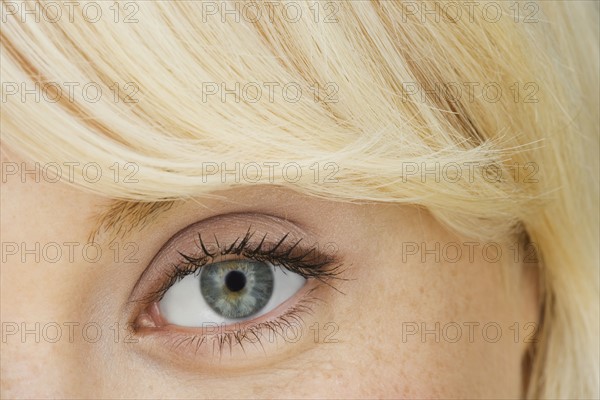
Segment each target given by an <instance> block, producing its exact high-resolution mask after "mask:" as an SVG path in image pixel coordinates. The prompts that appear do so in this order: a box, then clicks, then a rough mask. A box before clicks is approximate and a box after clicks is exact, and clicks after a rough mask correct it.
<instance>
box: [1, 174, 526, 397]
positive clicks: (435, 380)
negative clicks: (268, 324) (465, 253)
mask: <svg viewBox="0 0 600 400" xmlns="http://www.w3.org/2000/svg"><path fill="white" fill-rule="evenodd" d="M224 193H226V194H227V195H228V196H230V197H231V198H232V199H237V200H238V202H237V204H233V203H227V202H223V201H222V200H219V202H216V201H214V200H210V201H207V202H206V203H207V207H206V208H203V207H198V206H197V204H191V203H190V204H187V203H186V204H185V205H183V206H182V208H176V209H174V210H172V211H169V213H168V214H166V215H164V216H161V217H160V218H159V219H158V220H156V221H155V222H153V223H151V224H148V225H147V226H145V227H144V228H143V229H141V230H136V231H134V232H133V233H132V236H131V237H130V238H129V239H128V241H130V242H135V243H137V244H139V251H138V252H137V254H136V258H137V260H138V261H137V262H134V263H130V264H126V263H124V262H123V260H122V259H118V260H115V257H114V255H115V254H114V252H113V251H112V250H110V249H108V248H105V249H103V250H104V252H103V254H102V258H101V259H100V260H99V261H97V262H94V263H89V262H87V261H86V260H84V259H83V258H82V255H81V252H75V257H74V259H73V260H69V259H68V257H66V256H64V257H62V258H61V259H60V260H58V261H57V262H54V263H50V262H48V261H47V260H44V259H43V257H42V259H41V260H40V261H39V262H36V260H35V257H33V256H31V255H28V256H27V257H26V259H25V260H24V262H22V260H21V256H20V255H13V256H7V257H6V260H3V263H2V266H1V274H2V280H1V283H2V287H1V312H2V323H3V341H2V344H1V354H2V357H1V373H2V388H1V389H2V393H1V395H2V398H47V397H54V398H117V397H129V398H159V397H169V398H390V399H391V398H394V399H397V398H518V397H520V395H521V394H520V390H521V376H522V371H521V360H522V357H523V354H524V353H525V351H526V350H527V346H528V344H526V343H523V340H519V341H518V342H517V343H515V340H513V331H511V330H510V329H509V327H510V326H511V325H513V324H514V323H515V322H518V323H519V324H520V325H519V326H521V327H522V326H523V325H524V324H526V323H527V322H537V304H536V303H535V298H536V293H535V287H534V285H533V284H532V283H531V282H532V281H533V279H530V277H529V276H528V275H527V274H525V273H524V272H523V271H524V270H525V268H524V267H523V266H521V265H510V267H509V268H505V267H503V266H502V264H500V263H490V262H488V261H486V260H485V259H483V258H482V257H481V254H480V253H479V254H478V255H477V257H476V259H474V260H468V259H466V257H463V258H461V259H459V260H458V261H456V262H452V263H449V262H444V261H442V262H439V263H437V262H435V261H434V260H433V258H432V257H430V258H429V259H426V260H425V261H424V262H423V261H422V260H421V255H420V254H419V255H415V256H411V257H408V258H407V257H406V255H405V254H403V253H402V246H401V245H400V244H401V243H403V242H406V241H411V242H416V243H421V242H430V243H433V242H436V241H438V242H441V243H447V242H450V241H457V236H456V235H455V234H452V233H449V232H447V231H445V230H444V229H443V228H442V227H441V226H440V225H439V224H438V223H437V222H436V221H435V220H434V219H433V218H432V217H431V216H429V215H428V214H427V213H426V212H424V211H423V210H419V209H416V208H413V207H408V206H400V205H351V204H341V203H336V202H332V201H324V200H317V199H313V198H309V197H306V196H303V195H299V194H295V193H293V192H291V191H288V190H283V189H274V188H270V189H264V188H257V187H250V188H241V189H235V190H231V191H229V192H224ZM239 199H244V204H245V205H244V206H243V207H242V206H240V205H239ZM104 203H105V199H102V198H100V197H98V196H95V195H91V194H87V193H84V192H81V191H78V190H77V189H74V188H71V187H67V186H65V185H63V184H50V183H25V184H23V183H21V182H19V181H17V182H14V181H13V182H9V183H6V184H3V187H2V198H1V205H2V225H1V233H2V241H3V242H15V243H21V242H25V243H27V244H28V246H29V247H28V248H34V243H35V242H39V243H41V244H42V247H43V244H44V243H49V242H56V243H64V242H80V243H86V242H87V235H88V233H89V231H90V229H92V227H93V224H92V221H93V217H94V215H95V214H94V213H95V211H97V210H98V207H99V206H100V205H102V204H104ZM207 210H211V212H212V213H213V214H212V215H214V213H220V212H222V213H227V212H260V213H266V214H269V213H270V212H278V213H285V214H286V215H288V216H289V218H290V220H293V221H296V222H298V223H300V224H302V225H303V226H304V227H308V228H309V229H310V230H311V231H312V232H314V233H315V235H317V236H318V237H319V240H320V241H322V242H324V243H326V242H333V243H336V244H337V245H338V254H339V255H341V256H342V257H343V261H344V265H345V268H346V269H345V272H344V274H345V275H344V276H345V277H346V278H347V279H348V280H346V281H343V282H338V283H337V284H336V285H337V286H336V288H338V289H339V290H340V291H341V292H343V294H342V293H339V292H337V291H335V290H333V289H326V288H322V289H320V292H319V293H320V294H319V296H320V297H321V299H322V301H321V302H318V303H316V304H314V305H313V307H314V313H313V315H312V316H309V315H307V316H305V318H304V319H305V322H306V325H305V326H304V327H303V331H302V337H301V338H300V339H299V340H298V341H297V342H293V341H292V340H287V341H286V340H278V341H277V342H276V343H275V342H273V343H271V342H263V343H262V346H263V349H262V350H261V349H260V346H258V345H256V346H254V347H256V348H257V349H258V350H256V349H254V348H253V345H250V344H248V345H246V350H245V351H246V353H245V354H246V356H244V352H242V351H241V350H240V349H239V348H236V347H234V348H233V349H232V350H231V356H230V355H229V350H228V349H226V350H225V351H224V353H223V354H222V356H221V360H220V361H219V359H218V356H217V357H216V358H214V359H213V358H211V357H212V356H211V355H210V352H207V353H206V354H209V355H205V353H202V352H200V353H199V354H202V355H203V356H202V357H201V358H193V354H194V349H193V348H190V349H189V352H188V353H190V354H188V355H187V356H185V355H182V354H181V353H174V352H173V351H171V350H172V349H171V347H169V346H166V345H164V346H161V345H158V344H153V345H146V344H144V343H145V342H144V341H140V342H139V343H128V342H127V339H128V338H127V335H128V333H127V331H126V330H125V329H124V324H126V323H127V321H130V320H131V319H132V316H131V315H125V314H126V313H125V312H124V310H125V308H126V307H125V305H126V304H125V303H126V302H127V299H128V296H129V295H130V293H131V290H132V288H133V287H134V285H135V283H136V281H137V279H138V278H139V277H140V275H141V274H142V272H143V271H144V269H145V268H146V267H147V266H148V265H149V263H150V261H151V260H152V258H153V257H154V255H155V254H156V253H157V252H158V250H159V249H160V248H161V246H162V245H163V244H164V243H165V242H166V241H167V240H168V239H169V238H170V237H171V236H172V235H173V234H174V233H176V232H177V231H178V230H180V229H182V228H185V227H186V226H187V225H189V224H190V223H192V222H195V221H199V220H202V219H203V218H206V216H207V214H206V213H207ZM460 240H462V239H460ZM464 240H465V241H467V239H464ZM503 268H505V272H507V271H508V275H509V277H516V276H518V275H524V276H525V277H526V278H527V279H521V282H522V283H521V285H520V286H517V287H516V288H514V290H513V292H512V293H511V294H510V295H509V294H508V293H507V291H505V290H503V289H502V287H503V286H502V285H503V277H502V274H501V271H502V269H503ZM22 322H25V323H26V324H27V325H26V328H27V329H29V330H31V331H32V332H35V329H34V327H35V323H36V322H39V323H40V329H39V343H36V334H35V333H28V334H26V335H25V336H24V337H23V338H22V337H21V331H19V332H18V333H16V334H11V335H8V332H9V331H8V329H11V328H14V326H15V325H14V324H16V326H18V327H19V329H20V328H21V323H22ZM52 322H55V323H57V324H59V325H60V326H61V327H62V336H61V338H60V339H59V340H56V341H55V343H52V342H51V341H52V339H54V336H55V333H54V332H55V331H53V330H52V329H53V328H52V326H53V325H52V326H51V325H48V324H49V323H52ZM490 322H493V323H496V324H497V325H498V326H500V327H501V329H502V335H501V337H500V338H498V340H497V341H493V340H495V337H494V332H495V331H494V326H492V325H488V330H487V336H485V335H484V334H483V333H482V328H483V326H484V325H485V324H489V323H490ZM11 323H12V324H11ZM65 323H71V324H79V325H73V326H74V332H73V340H72V341H71V340H69V339H70V337H69V330H68V328H67V326H66V325H65ZM86 323H88V324H89V323H96V324H97V325H98V326H99V327H100V329H101V333H102V335H101V337H99V338H97V340H96V335H95V328H94V326H93V325H88V329H87V331H86V334H85V335H84V334H83V332H82V328H83V327H84V326H85V324H86ZM436 323H439V324H440V328H439V329H438V330H436V329H435V326H436ZM453 323H456V324H458V325H459V326H460V327H461V328H462V338H461V340H458V341H456V342H452V340H453V339H454V338H455V336H456V329H455V328H456V325H453ZM465 323H467V324H469V323H471V324H476V323H477V324H479V325H477V326H475V325H471V326H473V327H474V332H475V334H474V336H473V341H472V342H470V341H469V340H468V336H469V330H468V327H467V326H468V325H465ZM115 324H118V329H114V328H112V327H114V326H115ZM423 324H424V325H423ZM9 325H10V326H9ZM44 327H45V328H44ZM111 328H112V329H111ZM414 328H418V332H417V333H414V331H413V330H414ZM44 329H45V330H44ZM521 329H522V328H521ZM115 331H116V332H118V338H116V336H115ZM521 332H523V331H522V330H521ZM115 338H116V339H115ZM492 339H493V340H492ZM94 340H95V342H94ZM436 340H437V341H436ZM179 350H181V346H180V347H179ZM263 350H264V351H263ZM177 357H180V358H181V357H190V359H189V360H188V359H187V358H185V362H183V361H182V360H181V359H180V360H179V361H182V362H179V361H178V360H177ZM230 357H234V358H235V357H239V360H241V361H232V359H231V358H230ZM190 360H191V361H190ZM238 362H239V363H246V364H244V365H246V366H245V367H243V368H236V364H237V363H238Z"/></svg>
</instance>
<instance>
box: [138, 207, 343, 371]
mask: <svg viewBox="0 0 600 400" xmlns="http://www.w3.org/2000/svg"><path fill="white" fill-rule="evenodd" d="M317 239H318V237H317V235H316V234H314V233H312V232H309V231H306V230H305V229H303V228H300V227H299V226H298V225H296V224H295V223H293V222H291V221H288V220H283V219H280V218H277V217H273V216H268V215H263V214H227V215H220V216H215V217H211V218H208V219H206V220H203V221H200V222H197V223H195V224H192V225H190V226H188V227H187V228H184V229H183V230H181V231H180V232H178V233H176V234H175V235H174V236H173V237H172V238H171V239H169V240H168V241H167V243H165V245H164V246H163V247H162V249H160V250H159V251H158V253H157V255H156V256H155V257H154V259H153V260H152V261H151V263H150V265H149V266H148V267H147V268H146V270H145V271H144V273H143V274H142V276H141V277H140V279H139V280H138V282H137V284H136V286H135V287H134V289H133V292H132V295H131V301H130V304H132V306H131V307H130V310H131V311H130V312H131V314H133V318H131V319H130V323H131V326H132V328H133V333H134V334H135V335H136V336H137V338H138V339H143V340H148V341H150V342H151V343H154V345H151V346H150V347H149V348H150V349H151V351H155V349H156V348H157V347H161V345H162V346H164V344H165V343H170V344H171V347H170V350H172V351H176V352H177V353H178V354H179V356H184V357H182V358H189V357H191V359H194V356H195V355H198V354H204V356H206V357H205V358H210V357H211V356H212V355H214V354H217V353H218V354H221V353H220V350H221V349H222V348H223V347H224V346H225V347H227V348H228V350H229V351H228V354H235V353H234V351H235V348H236V346H239V348H241V349H242V350H241V352H240V354H242V353H243V354H245V355H247V351H248V346H245V341H248V342H251V343H253V344H255V345H256V343H257V342H258V343H259V345H260V346H259V348H260V351H263V350H264V348H263V342H262V338H263V337H265V336H267V335H269V337H270V338H271V337H272V335H281V334H282V333H285V330H286V329H288V328H292V329H296V328H297V327H298V326H299V325H303V324H304V323H305V318H307V317H309V316H310V318H314V317H315V315H318V314H319V313H320V310H323V312H325V309H324V307H323V305H324V304H325V300H324V299H325V298H327V297H329V296H330V295H333V292H338V293H341V292H340V291H339V290H338V289H337V288H336V283H337V282H338V281H342V280H345V279H344V278H342V277H341V274H342V273H343V272H344V269H343V267H342V264H341V263H340V261H339V258H338V256H337V254H335V253H336V250H337V246H335V244H334V243H331V242H325V243H324V244H321V243H319V242H318V240H317ZM332 290H333V291H332ZM300 329H302V328H300ZM304 329H306V330H308V327H304ZM305 336H306V337H308V336H309V335H305ZM211 342H212V345H211ZM188 346H192V351H188V350H187V347H188ZM202 349H206V350H202ZM277 349H278V350H279V347H277ZM203 352H204V353H203ZM219 357H220V356H219ZM194 360H195V359H194Z"/></svg>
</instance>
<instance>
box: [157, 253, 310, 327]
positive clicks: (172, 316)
mask: <svg viewBox="0 0 600 400" xmlns="http://www.w3.org/2000/svg"><path fill="white" fill-rule="evenodd" d="M305 284H306V278H304V277H303V276H301V275H300V274H297V273H293V272H289V271H288V272H286V271H285V269H284V267H280V266H275V265H273V264H272V263H270V262H261V261H254V260H231V261H221V262H216V263H211V264H208V265H205V266H203V267H202V268H200V269H199V270H198V271H197V272H196V273H194V274H190V275H187V276H185V277H184V278H183V279H181V280H180V281H178V282H176V283H175V284H174V285H173V286H171V287H170V288H169V289H168V290H167V291H166V292H165V294H164V296H163V298H162V300H161V301H160V302H159V303H158V307H159V310H160V314H161V315H162V318H163V319H164V321H165V322H166V323H170V324H174V325H179V326H189V327H202V326H207V325H209V324H223V323H233V322H237V321H245V320H248V319H251V318H256V317H259V316H261V315H264V314H266V313H268V312H270V311H272V310H273V309H275V308H277V307H278V306H280V305H281V304H282V303H283V302H285V301H286V300H288V299H289V298H290V297H292V296H293V295H294V294H296V293H297V292H298V291H299V290H300V289H301V288H302V287H303V286H304V285H305Z"/></svg>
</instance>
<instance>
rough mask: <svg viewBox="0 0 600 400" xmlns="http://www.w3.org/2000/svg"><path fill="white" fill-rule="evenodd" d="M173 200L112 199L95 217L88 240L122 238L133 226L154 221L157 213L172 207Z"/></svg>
mask: <svg viewBox="0 0 600 400" xmlns="http://www.w3.org/2000/svg"><path fill="white" fill-rule="evenodd" d="M174 204H175V201H172V200H171V201H158V202H143V201H127V200H112V201H111V202H110V203H109V204H108V205H107V206H105V207H103V209H102V211H100V212H99V213H98V215H97V217H96V220H95V223H94V229H93V230H92V232H91V233H90V235H89V240H88V241H89V242H90V243H93V242H95V241H96V240H97V239H98V238H99V237H103V238H104V237H105V236H106V238H107V239H108V240H109V242H112V241H114V240H115V239H117V238H123V237H124V236H126V235H127V234H128V233H129V232H131V231H132V230H133V229H135V228H143V227H144V226H146V225H147V224H149V223H150V222H152V221H154V220H155V219H156V217H158V215H160V214H162V213H164V212H166V211H168V210H169V209H171V207H173V205H174Z"/></svg>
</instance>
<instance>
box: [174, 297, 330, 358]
mask: <svg viewBox="0 0 600 400" xmlns="http://www.w3.org/2000/svg"><path fill="white" fill-rule="evenodd" d="M316 289H318V287H315V288H312V289H311V290H310V291H309V292H308V293H307V294H306V295H305V296H304V298H303V299H301V300H300V301H299V302H298V304H296V305H294V306H293V307H291V308H290V309H289V310H288V311H286V312H285V313H284V314H283V315H281V316H279V317H277V318H275V319H273V320H271V321H265V322H261V323H258V324H251V325H249V326H247V327H244V328H240V329H236V330H231V327H232V326H235V324H233V325H232V324H229V325H222V326H221V328H220V329H222V330H223V331H222V332H218V333H213V334H195V335H188V334H184V333H176V334H175V336H174V338H172V339H171V341H172V347H171V350H175V349H177V348H180V347H191V348H192V349H193V350H194V352H195V354H197V353H198V352H199V351H200V349H201V348H202V347H203V346H206V345H208V344H209V343H212V346H213V355H214V354H215V353H218V354H219V357H222V355H223V353H224V349H226V348H229V353H230V354H231V353H232V351H233V346H236V345H238V346H240V347H241V348H242V350H243V351H244V352H245V349H244V344H254V345H257V344H258V345H260V346H261V347H262V349H263V350H264V346H263V340H262V339H261V338H263V339H264V338H265V334H266V335H268V339H269V340H271V338H274V339H275V340H277V338H278V337H279V338H282V339H284V340H286V339H288V336H287V331H288V329H294V328H295V327H300V332H304V331H305V324H304V319H303V316H304V315H312V313H313V305H314V303H316V302H319V301H321V300H320V299H318V298H317V297H314V296H312V295H311V294H312V293H313V292H314V291H315V290H316Z"/></svg>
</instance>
